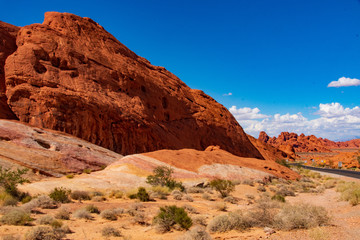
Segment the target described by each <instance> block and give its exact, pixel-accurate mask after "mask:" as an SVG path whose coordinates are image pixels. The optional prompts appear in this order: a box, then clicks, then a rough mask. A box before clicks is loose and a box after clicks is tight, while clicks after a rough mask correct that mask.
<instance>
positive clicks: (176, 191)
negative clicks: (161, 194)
mask: <svg viewBox="0 0 360 240" xmlns="http://www.w3.org/2000/svg"><path fill="white" fill-rule="evenodd" d="M179 194H180V195H182V193H181V192H180V191H179V190H174V191H172V192H171V195H172V196H174V195H179Z"/></svg>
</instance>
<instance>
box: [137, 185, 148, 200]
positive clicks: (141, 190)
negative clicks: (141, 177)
mask: <svg viewBox="0 0 360 240" xmlns="http://www.w3.org/2000/svg"><path fill="white" fill-rule="evenodd" d="M136 198H137V199H139V200H140V201H141V202H148V201H150V196H149V194H148V193H147V192H146V189H145V188H144V187H139V188H138V192H137V194H136Z"/></svg>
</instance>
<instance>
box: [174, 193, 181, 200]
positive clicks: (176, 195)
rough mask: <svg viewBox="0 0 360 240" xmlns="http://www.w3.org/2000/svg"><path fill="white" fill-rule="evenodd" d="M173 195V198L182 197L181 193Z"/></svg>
mask: <svg viewBox="0 0 360 240" xmlns="http://www.w3.org/2000/svg"><path fill="white" fill-rule="evenodd" d="M173 197H174V199H175V200H179V201H180V200H181V199H182V194H175V195H173Z"/></svg>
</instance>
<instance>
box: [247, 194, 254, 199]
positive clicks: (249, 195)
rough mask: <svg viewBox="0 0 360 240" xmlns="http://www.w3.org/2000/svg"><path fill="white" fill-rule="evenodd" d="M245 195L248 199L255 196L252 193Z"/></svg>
mask: <svg viewBox="0 0 360 240" xmlns="http://www.w3.org/2000/svg"><path fill="white" fill-rule="evenodd" d="M245 197H246V198H247V199H248V200H254V199H255V196H254V195H252V194H246V195H245Z"/></svg>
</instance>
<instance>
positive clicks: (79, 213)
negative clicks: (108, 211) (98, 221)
mask: <svg viewBox="0 0 360 240" xmlns="http://www.w3.org/2000/svg"><path fill="white" fill-rule="evenodd" d="M73 216H74V217H75V218H80V219H87V220H91V219H93V217H92V216H91V214H90V213H89V212H88V211H86V209H78V210H76V211H75V212H74V215H73Z"/></svg>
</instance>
